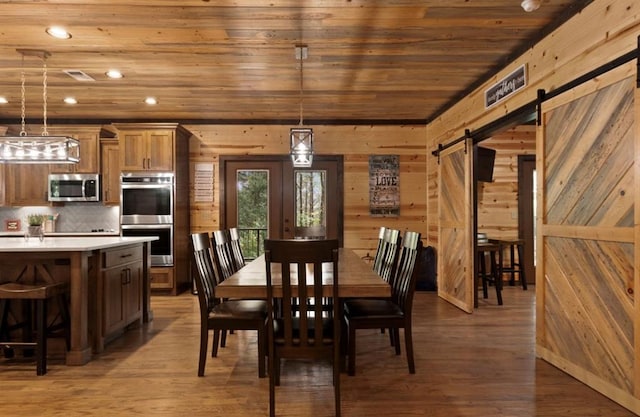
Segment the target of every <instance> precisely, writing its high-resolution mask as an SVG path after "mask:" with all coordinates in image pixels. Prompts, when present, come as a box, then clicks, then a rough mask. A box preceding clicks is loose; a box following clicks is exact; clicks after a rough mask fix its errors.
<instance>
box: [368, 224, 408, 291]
mask: <svg viewBox="0 0 640 417" xmlns="http://www.w3.org/2000/svg"><path fill="white" fill-rule="evenodd" d="M382 234H383V236H382V247H381V248H380V249H379V251H378V253H376V259H375V260H374V263H373V270H374V271H375V272H376V273H377V274H378V275H380V276H381V277H382V279H384V280H385V281H387V282H389V283H391V277H392V275H393V272H394V270H395V268H396V264H397V262H398V255H399V252H400V242H401V237H400V231H399V230H395V229H387V228H385V230H384V231H383V232H382Z"/></svg>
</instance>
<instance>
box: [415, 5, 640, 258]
mask: <svg viewBox="0 0 640 417" xmlns="http://www.w3.org/2000/svg"><path fill="white" fill-rule="evenodd" d="M630 10H637V4H636V2H635V1H634V0H623V1H618V2H611V1H608V0H594V1H593V2H592V3H591V4H590V5H589V6H587V7H586V8H585V9H583V10H582V11H581V12H580V13H579V14H577V15H576V16H574V17H573V18H572V19H570V20H569V21H568V22H566V23H565V24H564V25H563V26H562V27H560V28H558V29H557V30H555V31H554V32H552V33H551V34H550V35H549V36H547V37H546V38H544V39H543V40H542V41H540V42H539V43H537V44H536V45H534V46H533V47H531V48H530V49H529V50H528V51H527V52H526V53H524V54H523V55H522V56H520V57H518V58H516V59H515V60H514V61H513V62H511V63H510V64H509V65H507V66H506V67H505V68H504V69H503V70H501V71H498V72H497V73H496V74H495V75H494V76H493V77H491V78H490V79H489V80H487V81H486V82H485V83H484V84H482V85H480V86H479V87H478V88H477V89H476V90H475V91H474V92H473V93H471V94H469V95H468V96H467V97H465V98H464V99H462V100H460V101H459V102H458V103H457V104H455V105H454V106H453V107H451V108H450V109H449V110H448V111H446V112H445V113H443V114H442V115H440V116H439V117H437V118H435V119H434V120H432V121H430V122H429V123H428V125H427V148H428V152H431V151H434V150H436V149H437V145H438V143H442V144H446V143H448V142H450V141H451V140H454V139H457V138H459V137H463V136H464V134H465V129H470V130H475V129H479V128H481V127H483V126H485V125H486V124H488V123H490V122H492V121H494V120H496V119H498V118H499V117H502V116H504V115H506V114H508V113H510V112H511V111H513V110H515V109H517V108H519V107H521V106H523V105H524V104H526V103H529V102H531V101H534V100H535V99H536V97H537V90H538V89H544V90H545V91H547V92H548V91H552V90H553V89H555V88H557V87H558V86H561V85H563V84H564V83H567V82H569V81H571V80H573V79H575V78H576V77H578V76H580V75H582V74H585V73H587V72H589V71H591V70H593V69H594V68H597V67H598V66H600V65H603V64H605V63H607V62H609V61H611V60H612V59H614V58H617V57H619V56H621V55H623V54H624V53H627V52H629V51H631V50H633V49H635V48H636V47H637V36H638V31H639V30H640V19H638V15H637V13H630V12H629V11H630ZM595 22H597V24H596V23H595ZM521 65H526V66H527V73H528V82H527V85H526V86H525V87H524V88H523V89H522V90H521V91H519V92H518V93H516V94H513V95H512V96H510V97H509V98H507V99H505V100H504V101H502V102H500V103H498V104H497V105H495V106H493V107H491V108H490V109H485V107H484V91H485V90H486V89H487V88H488V87H489V86H490V85H493V84H495V83H496V82H498V80H501V79H503V78H504V77H505V76H506V75H507V74H509V73H511V72H512V71H513V70H514V69H516V68H518V67H519V66H521ZM628 71H629V74H628V75H629V76H631V75H633V74H635V69H634V68H628ZM567 97H568V96H567ZM432 159H433V163H434V164H435V163H436V162H435V160H436V158H435V157H433V158H432ZM430 162H431V161H430ZM430 172H435V171H430ZM436 175H437V174H436ZM437 184H438V181H437V180H435V181H429V182H428V185H429V187H430V188H429V190H427V195H428V196H429V197H428V202H427V204H428V207H429V209H428V210H429V211H431V210H437V201H438V189H437ZM432 206H436V207H434V208H433V209H432V208H431V207H432ZM427 222H428V224H427V229H428V230H432V229H433V228H434V227H437V221H436V216H428V219H427ZM433 244H435V245H436V247H439V246H440V245H439V244H438V243H437V241H433Z"/></svg>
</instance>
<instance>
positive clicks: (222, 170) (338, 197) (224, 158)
mask: <svg viewBox="0 0 640 417" xmlns="http://www.w3.org/2000/svg"><path fill="white" fill-rule="evenodd" d="M219 161H220V163H219V167H218V178H219V181H218V183H219V187H220V228H222V229H225V228H229V227H233V226H235V225H233V224H230V223H229V222H228V221H227V214H228V213H227V202H226V196H227V190H226V186H225V184H226V169H227V166H228V165H229V164H230V163H240V164H242V163H253V162H255V163H258V164H259V163H265V164H266V163H273V162H277V163H280V164H282V166H283V169H282V173H281V175H282V177H281V181H282V182H284V181H286V179H285V175H286V174H287V173H292V172H293V168H292V167H291V166H290V165H291V164H292V162H291V157H290V156H289V155H220V157H219ZM316 162H335V163H336V165H337V170H336V172H335V173H328V174H330V175H327V179H329V178H331V177H333V174H335V181H336V193H335V195H333V196H332V197H333V198H334V201H335V203H336V211H337V213H336V216H337V217H336V218H335V222H336V227H337V230H336V232H337V239H338V241H339V244H340V247H342V246H343V242H344V157H343V156H342V155H314V156H313V164H312V166H311V167H310V168H306V169H309V170H314V169H316V166H317V164H316ZM287 164H288V165H287ZM296 169H304V168H296ZM281 184H282V183H281ZM276 188H278V187H276ZM276 192H277V193H278V194H279V195H280V198H281V199H280V201H281V206H280V207H281V210H280V213H279V215H278V218H277V222H279V224H280V225H284V212H285V210H284V207H283V206H282V204H283V202H284V201H285V200H284V199H285V196H283V190H282V188H279V191H278V190H276ZM273 217H274V218H270V225H269V227H270V228H271V227H272V226H273V223H274V221H275V220H274V219H275V216H273ZM327 222H329V217H327ZM273 230H274V231H275V230H276V229H275V228H274V229H273ZM327 231H329V227H327ZM282 233H283V227H280V228H279V230H278V231H277V233H276V235H275V236H271V237H272V238H274V239H281V238H283V235H282Z"/></svg>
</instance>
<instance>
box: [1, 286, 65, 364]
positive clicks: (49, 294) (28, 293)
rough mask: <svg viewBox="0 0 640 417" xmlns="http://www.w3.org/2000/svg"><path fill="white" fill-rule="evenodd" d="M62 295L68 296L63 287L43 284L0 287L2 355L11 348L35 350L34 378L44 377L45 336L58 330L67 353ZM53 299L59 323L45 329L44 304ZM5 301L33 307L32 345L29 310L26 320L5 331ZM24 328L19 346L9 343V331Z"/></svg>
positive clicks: (45, 359) (6, 314)
mask: <svg viewBox="0 0 640 417" xmlns="http://www.w3.org/2000/svg"><path fill="white" fill-rule="evenodd" d="M66 294H68V286H67V283H64V282H55V283H43V284H21V283H17V282H8V283H5V284H0V314H1V315H2V316H1V318H0V338H2V339H3V338H4V337H6V338H7V340H6V341H5V340H0V346H2V347H3V348H4V349H5V351H6V350H7V349H11V348H22V349H24V348H30V347H35V349H36V374H37V375H44V374H46V373H47V336H48V335H49V334H50V332H53V331H54V330H57V329H59V328H60V327H62V329H63V331H64V335H65V339H66V345H67V349H69V323H70V320H69V308H68V305H67V299H66ZM53 298H56V299H57V300H58V302H59V303H60V316H61V319H62V323H60V324H58V325H56V326H48V325H47V304H48V301H49V300H51V299H53ZM9 300H23V301H28V302H30V304H31V303H32V304H34V305H35V322H36V341H35V342H32V341H31V340H32V339H31V336H32V334H31V333H32V332H31V329H32V320H31V317H30V316H31V308H32V306H30V307H29V309H27V310H26V317H23V320H22V322H19V323H17V324H16V325H14V326H12V327H11V328H10V327H9V324H8V316H9ZM20 327H22V328H26V329H27V330H26V331H25V333H24V334H25V336H26V337H25V339H26V340H23V341H22V342H13V341H11V340H10V338H9V335H10V332H11V330H14V329H17V328H20Z"/></svg>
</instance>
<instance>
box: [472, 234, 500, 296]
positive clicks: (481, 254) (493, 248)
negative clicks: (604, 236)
mask: <svg viewBox="0 0 640 417" xmlns="http://www.w3.org/2000/svg"><path fill="white" fill-rule="evenodd" d="M476 246H477V256H478V266H479V271H478V277H479V278H480V279H481V280H482V295H483V297H484V298H488V297H489V294H488V284H489V283H493V285H494V287H495V288H496V297H497V299H498V305H502V268H501V267H502V244H501V243H500V242H498V241H494V240H489V242H486V243H480V242H479V243H478V244H477V245H476ZM486 254H489V257H490V259H491V272H489V271H487V264H486V260H485V255H486ZM496 254H497V255H498V260H496ZM474 304H475V306H476V307H477V302H476V303H474Z"/></svg>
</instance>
